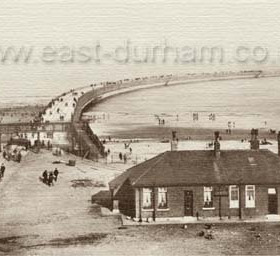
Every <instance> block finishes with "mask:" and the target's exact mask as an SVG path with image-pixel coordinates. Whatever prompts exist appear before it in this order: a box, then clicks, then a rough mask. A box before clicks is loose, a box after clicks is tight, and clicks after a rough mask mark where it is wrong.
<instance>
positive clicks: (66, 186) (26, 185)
mask: <svg viewBox="0 0 280 256" xmlns="http://www.w3.org/2000/svg"><path fill="white" fill-rule="evenodd" d="M62 158H64V160H67V159H68V156H64V157H62ZM54 160H57V158H56V157H54V156H52V154H51V153H50V152H44V153H40V154H38V155H35V154H33V153H29V154H28V155H27V156H26V157H25V158H24V159H23V161H22V163H21V164H18V163H14V162H8V163H7V170H6V175H5V177H4V180H3V181H2V182H1V183H0V220H1V222H0V255H1V252H9V251H11V250H12V251H13V250H14V249H18V248H20V247H21V248H22V247H29V246H37V245H38V244H45V243H48V241H50V240H52V239H56V238H69V237H76V236H79V235H85V234H89V233H96V232H101V233H104V232H105V233H106V232H109V231H110V230H111V229H112V228H114V227H116V226H117V225H118V224H119V223H118V220H117V219H116V218H115V217H110V218H102V217H100V211H99V210H100V209H99V210H98V209H96V208H93V206H92V205H91V202H90V199H91V195H92V194H94V191H98V190H99V189H100V188H93V187H88V188H76V189H75V188H73V187H72V186H71V184H72V183H71V180H73V179H97V177H98V176H100V177H101V182H104V183H105V180H107V179H109V178H110V175H114V170H111V171H110V170H109V171H108V173H106V175H107V176H108V177H106V176H104V175H103V176H102V175H100V172H99V170H98V169H95V170H94V169H92V167H91V166H88V165H86V164H85V162H83V163H82V162H79V160H78V166H76V167H68V166H66V165H64V164H60V165H54V164H52V162H53V161H54ZM0 161H1V160H0ZM55 167H58V169H59V171H60V175H59V177H58V181H57V183H55V185H54V186H53V187H48V186H46V185H45V184H43V183H42V182H40V181H39V179H38V177H39V176H40V175H41V173H42V172H43V170H44V169H47V170H54V168H55ZM100 171H101V172H102V170H100ZM102 179H103V180H102ZM103 189H104V188H103ZM7 237H20V238H21V240H20V243H17V244H15V245H13V244H12V245H11V247H9V244H1V239H4V238H7ZM13 247H14V248H13ZM20 255H22V252H21V254H20Z"/></svg>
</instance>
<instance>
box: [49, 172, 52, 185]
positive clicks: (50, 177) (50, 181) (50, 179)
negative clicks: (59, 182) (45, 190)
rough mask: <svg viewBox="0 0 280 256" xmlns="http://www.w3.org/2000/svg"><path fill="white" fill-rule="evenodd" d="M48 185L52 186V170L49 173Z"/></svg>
mask: <svg viewBox="0 0 280 256" xmlns="http://www.w3.org/2000/svg"><path fill="white" fill-rule="evenodd" d="M48 185H49V187H50V186H53V173H52V172H50V174H49V179H48Z"/></svg>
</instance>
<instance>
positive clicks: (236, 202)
mask: <svg viewBox="0 0 280 256" xmlns="http://www.w3.org/2000/svg"><path fill="white" fill-rule="evenodd" d="M233 188H234V189H236V191H237V200H232V192H233ZM239 194H240V193H239V186H237V185H230V186H229V208H231V209H235V208H239V200H240V195H239Z"/></svg>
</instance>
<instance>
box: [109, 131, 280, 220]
mask: <svg viewBox="0 0 280 256" xmlns="http://www.w3.org/2000/svg"><path fill="white" fill-rule="evenodd" d="M279 140H280V136H278V141H279ZM278 143H279V142H278ZM109 187H110V191H111V197H112V202H113V209H114V210H115V211H118V210H119V211H120V212H121V213H123V214H125V215H127V216H131V217H134V218H137V219H139V220H140V221H141V220H145V219H147V218H152V219H154V220H156V219H157V218H170V217H184V216H193V217H200V218H203V217H215V216H217V217H218V216H220V217H227V218H230V217H234V216H236V217H239V218H250V217H261V216H263V217H264V216H266V215H268V214H275V215H278V214H280V197H279V193H280V157H279V155H276V154H274V153H272V152H270V151H268V150H260V149H259V143H258V131H257V130H254V129H253V130H252V138H251V150H224V151H221V150H220V143H219V133H218V132H216V133H215V142H214V150H211V151H210V150H200V151H198V150H193V151H167V152H165V153H162V154H159V155H158V156H156V157H154V158H152V159H150V160H148V161H145V162H143V163H141V164H139V165H136V166H134V167H132V168H130V169H128V170H127V171H126V172H124V173H123V174H121V175H120V176H118V177H117V178H115V179H114V180H112V181H111V182H110V183H109Z"/></svg>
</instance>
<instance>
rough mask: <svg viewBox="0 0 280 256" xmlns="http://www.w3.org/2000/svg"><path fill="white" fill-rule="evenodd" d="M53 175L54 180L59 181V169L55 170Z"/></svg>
mask: <svg viewBox="0 0 280 256" xmlns="http://www.w3.org/2000/svg"><path fill="white" fill-rule="evenodd" d="M53 174H54V180H55V181H57V177H58V174H59V172H58V170H57V168H55V170H54V172H53Z"/></svg>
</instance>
